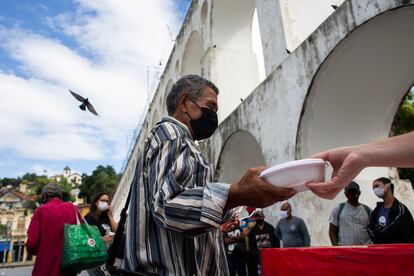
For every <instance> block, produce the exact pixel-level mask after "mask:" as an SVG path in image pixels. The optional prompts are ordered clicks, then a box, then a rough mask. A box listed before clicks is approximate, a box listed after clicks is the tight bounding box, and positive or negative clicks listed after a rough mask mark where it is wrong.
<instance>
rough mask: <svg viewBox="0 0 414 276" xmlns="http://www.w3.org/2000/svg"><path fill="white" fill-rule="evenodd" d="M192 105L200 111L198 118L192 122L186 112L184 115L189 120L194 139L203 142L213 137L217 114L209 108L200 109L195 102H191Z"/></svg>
mask: <svg viewBox="0 0 414 276" xmlns="http://www.w3.org/2000/svg"><path fill="white" fill-rule="evenodd" d="M191 101H193V100H191ZM193 103H195V104H196V105H197V106H198V108H200V110H201V116H200V118H198V119H195V120H194V119H193V118H191V117H190V115H188V113H187V112H186V113H185V114H187V116H188V117H189V118H190V119H191V120H190V125H191V129H192V130H193V134H194V139H195V140H203V139H206V138H209V137H210V136H211V135H213V133H214V131H215V130H216V129H217V126H218V118H217V113H216V112H214V111H213V110H211V109H209V108H206V107H200V106H199V105H198V104H197V103H196V102H195V101H193Z"/></svg>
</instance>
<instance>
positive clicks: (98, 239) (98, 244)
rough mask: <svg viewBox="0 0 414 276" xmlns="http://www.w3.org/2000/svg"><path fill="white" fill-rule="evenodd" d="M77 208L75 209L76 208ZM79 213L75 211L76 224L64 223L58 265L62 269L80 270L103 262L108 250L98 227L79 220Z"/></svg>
mask: <svg viewBox="0 0 414 276" xmlns="http://www.w3.org/2000/svg"><path fill="white" fill-rule="evenodd" d="M76 210H77V209H76ZM79 215H80V214H79V213H78V211H76V220H77V224H65V225H64V236H63V251H62V260H61V263H60V267H61V269H63V270H73V271H81V270H84V269H90V268H94V267H96V266H99V265H101V264H103V263H104V262H105V261H106V259H107V258H108V252H107V249H106V246H105V243H104V241H103V239H102V236H101V233H100V232H99V230H98V227H96V226H95V225H89V224H88V223H87V222H86V221H85V220H84V221H85V223H82V224H81V223H80V222H79V217H78V216H79Z"/></svg>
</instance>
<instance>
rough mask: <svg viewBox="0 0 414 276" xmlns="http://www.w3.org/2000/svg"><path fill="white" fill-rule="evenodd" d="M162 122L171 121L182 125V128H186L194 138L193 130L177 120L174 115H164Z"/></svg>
mask: <svg viewBox="0 0 414 276" xmlns="http://www.w3.org/2000/svg"><path fill="white" fill-rule="evenodd" d="M161 122H170V123H173V124H176V125H178V126H180V127H181V128H182V129H184V130H185V131H186V132H187V133H188V136H190V138H191V139H192V140H194V138H193V135H192V134H191V131H190V130H189V129H188V127H187V126H186V125H185V124H184V123H182V122H180V121H179V120H177V119H176V118H174V117H172V116H164V117H162V119H161Z"/></svg>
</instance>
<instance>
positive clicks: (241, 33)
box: [209, 0, 263, 120]
mask: <svg viewBox="0 0 414 276" xmlns="http://www.w3.org/2000/svg"><path fill="white" fill-rule="evenodd" d="M235 7H237V8H235ZM255 9H256V5H255V1H250V0H227V1H222V0H214V1H213V3H212V11H211V13H212V20H211V22H212V32H211V35H212V45H210V48H209V49H210V50H211V52H212V56H213V60H214V61H213V63H212V64H211V68H210V70H211V79H212V81H213V82H215V83H216V84H217V86H218V88H219V89H220V90H221V91H222V93H220V95H219V101H220V102H221V103H222V104H221V107H220V110H219V117H220V120H224V119H225V118H226V117H227V116H228V115H229V114H230V113H231V112H232V111H233V110H234V109H235V108H236V107H237V106H238V105H239V104H240V99H245V98H246V97H247V96H248V95H249V94H250V93H251V92H252V91H253V90H254V88H256V86H257V85H258V84H259V81H260V78H259V71H258V61H257V57H256V54H255V52H254V50H253V47H252V37H253V36H252V22H253V16H254V12H255ZM255 30H256V35H255V38H257V39H260V35H258V33H257V28H256V29H255ZM262 66H263V65H262Z"/></svg>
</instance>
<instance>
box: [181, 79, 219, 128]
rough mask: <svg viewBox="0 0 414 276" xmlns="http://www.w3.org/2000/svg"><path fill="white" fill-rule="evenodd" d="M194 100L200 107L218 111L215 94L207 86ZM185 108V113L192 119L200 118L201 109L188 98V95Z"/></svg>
mask: <svg viewBox="0 0 414 276" xmlns="http://www.w3.org/2000/svg"><path fill="white" fill-rule="evenodd" d="M195 102H196V103H197V104H198V105H199V106H200V107H205V108H208V109H210V110H212V111H214V112H217V111H218V103H217V94H216V92H214V90H213V89H212V88H211V87H209V86H207V87H205V88H204V91H203V93H202V95H201V97H200V98H199V99H198V100H197V101H195ZM186 109H187V113H188V114H189V115H190V117H191V118H193V119H194V120H196V119H198V118H200V116H201V109H200V108H199V107H198V106H197V105H196V104H195V103H194V102H193V101H192V100H191V99H190V97H188V100H187V101H186Z"/></svg>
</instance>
